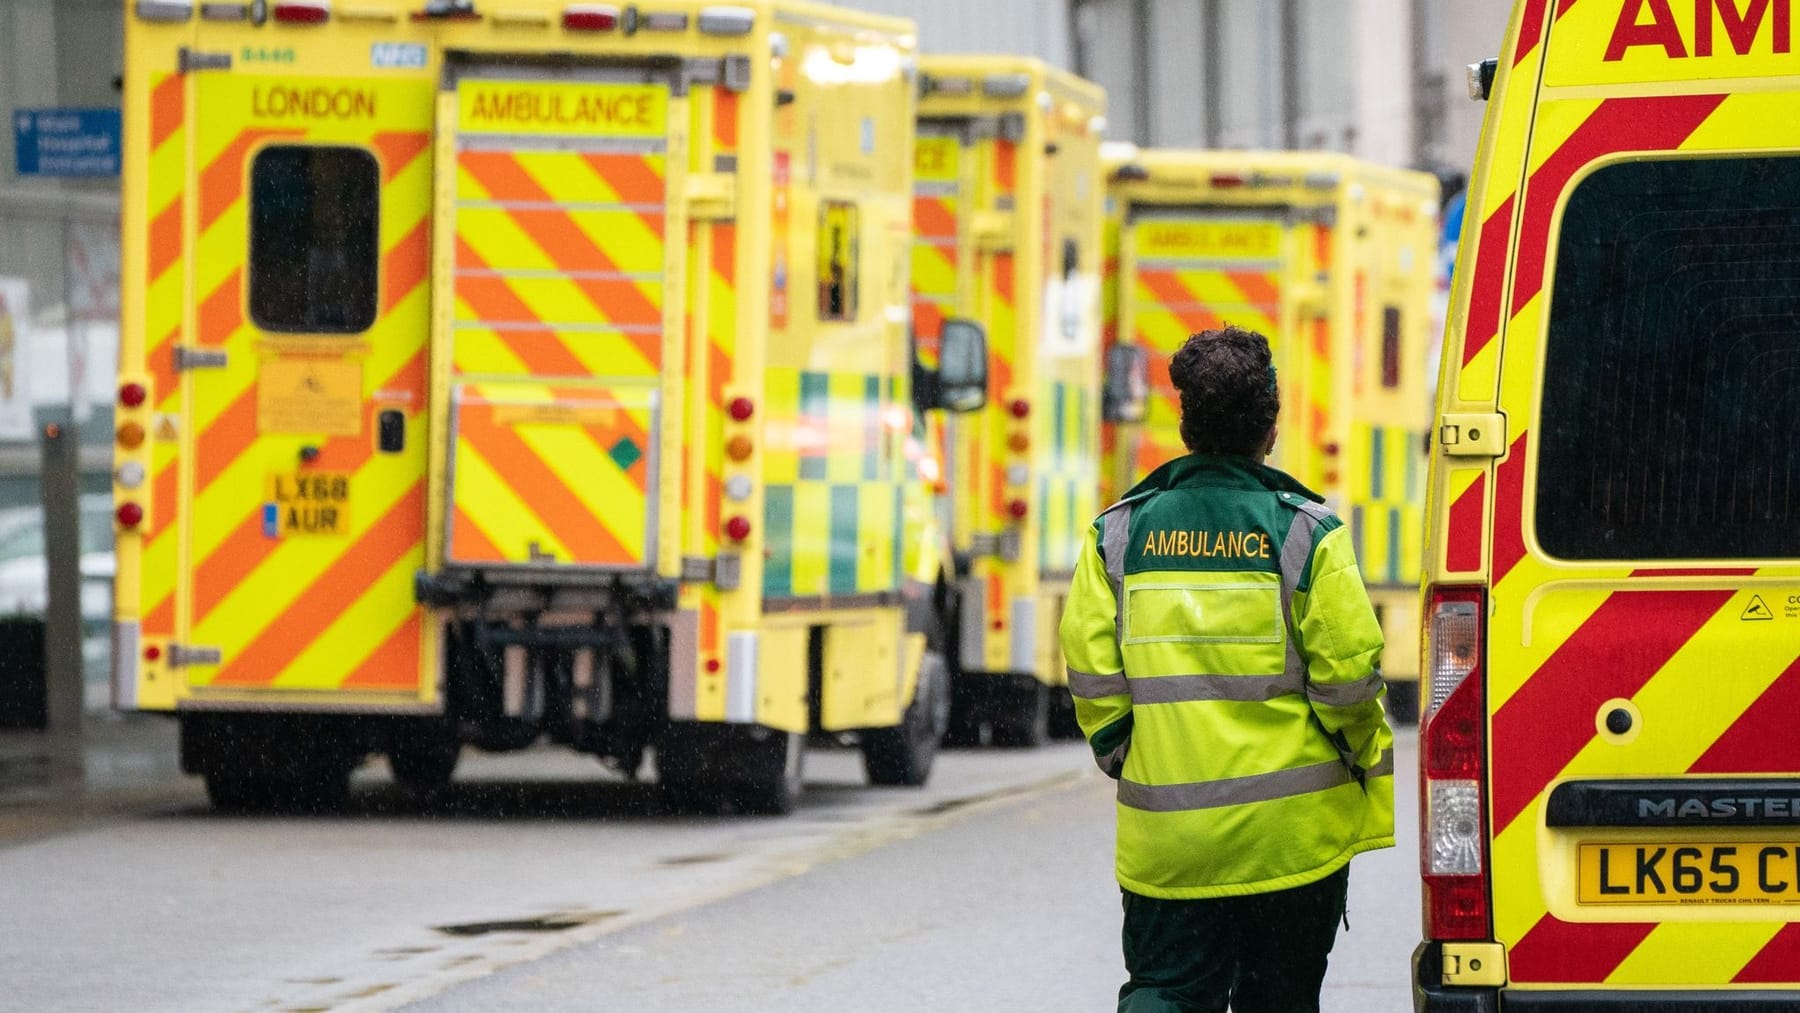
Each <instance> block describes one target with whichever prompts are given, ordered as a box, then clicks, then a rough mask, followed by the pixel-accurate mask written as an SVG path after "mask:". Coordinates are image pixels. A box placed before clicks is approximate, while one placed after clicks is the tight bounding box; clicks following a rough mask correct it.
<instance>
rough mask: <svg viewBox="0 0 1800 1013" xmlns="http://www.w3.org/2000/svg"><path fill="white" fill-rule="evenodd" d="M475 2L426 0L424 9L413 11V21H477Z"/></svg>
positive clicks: (479, 16) (466, 0)
mask: <svg viewBox="0 0 1800 1013" xmlns="http://www.w3.org/2000/svg"><path fill="white" fill-rule="evenodd" d="M480 18H481V15H480V13H478V12H477V11H476V10H475V0H426V3H425V9H424V10H421V11H414V12H413V16H412V19H413V20H414V21H477V20H480Z"/></svg>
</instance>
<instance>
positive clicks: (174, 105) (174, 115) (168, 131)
mask: <svg viewBox="0 0 1800 1013" xmlns="http://www.w3.org/2000/svg"><path fill="white" fill-rule="evenodd" d="M185 82H186V79H185V78H183V77H182V76H181V75H180V74H165V75H162V79H161V80H160V81H158V82H156V85H155V86H154V87H152V88H151V90H150V150H151V151H155V150H156V149H158V148H160V147H162V146H163V142H164V141H167V140H168V139H169V138H170V137H171V136H172V135H173V134H174V133H175V131H177V130H179V129H180V128H181V120H182V116H183V114H184V112H185V109H184V108H183V107H184V106H185V105H186V101H185V100H186V94H185V91H184V89H183V85H184V84H185Z"/></svg>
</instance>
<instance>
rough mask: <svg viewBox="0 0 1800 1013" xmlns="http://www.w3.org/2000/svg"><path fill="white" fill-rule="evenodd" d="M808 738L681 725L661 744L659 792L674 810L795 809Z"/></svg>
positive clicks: (770, 812)
mask: <svg viewBox="0 0 1800 1013" xmlns="http://www.w3.org/2000/svg"><path fill="white" fill-rule="evenodd" d="M805 754H806V740H805V737H804V736H801V735H796V734H793V733H790V732H781V731H775V730H774V729H769V728H750V727H744V726H731V725H680V726H676V727H673V728H670V729H669V730H668V732H666V733H665V734H664V735H663V737H662V741H660V742H658V743H657V747H656V768H657V790H658V794H660V795H661V797H662V800H663V805H664V807H665V808H666V809H668V810H670V811H671V812H678V813H718V812H723V811H735V812H742V813H756V814H762V815H780V814H783V813H788V812H792V811H793V809H794V806H796V805H797V804H799V801H800V792H801V787H802V781H801V775H802V771H803V767H804V759H805Z"/></svg>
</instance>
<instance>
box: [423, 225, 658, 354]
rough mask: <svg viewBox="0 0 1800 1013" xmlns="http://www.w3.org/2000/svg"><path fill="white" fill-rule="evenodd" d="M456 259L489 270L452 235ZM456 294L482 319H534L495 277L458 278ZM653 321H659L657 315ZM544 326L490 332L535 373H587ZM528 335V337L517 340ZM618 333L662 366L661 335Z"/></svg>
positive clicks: (519, 320) (528, 309)
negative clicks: (656, 318) (498, 336)
mask: <svg viewBox="0 0 1800 1013" xmlns="http://www.w3.org/2000/svg"><path fill="white" fill-rule="evenodd" d="M456 262H457V264H458V265H459V266H465V267H467V268H469V269H472V270H478V271H479V270H489V269H490V268H488V266H487V261H485V260H483V259H482V258H481V254H479V253H477V252H476V251H475V249H474V247H471V246H470V245H469V244H468V242H467V241H465V240H464V239H463V238H462V237H461V236H458V237H457V238H456ZM456 294H457V296H458V297H459V298H461V299H463V300H464V301H466V302H467V303H468V304H469V305H470V306H471V307H472V308H473V309H474V310H475V312H477V313H479V314H481V316H482V318H483V319H484V320H495V321H507V322H518V323H529V322H531V321H535V320H537V319H538V315H537V312H536V311H535V310H533V309H532V308H531V307H530V305H528V304H527V303H526V302H525V300H523V299H521V298H519V295H518V293H517V292H514V291H513V290H512V287H511V286H509V285H507V284H506V283H505V281H504V279H501V278H499V277H493V276H490V277H480V276H464V277H460V278H458V279H457V281H456ZM656 322H657V323H658V324H660V323H661V322H662V321H661V318H660V317H659V318H658V320H657V321H656ZM544 326H545V330H544V331H542V332H538V331H528V330H519V329H504V330H502V329H498V328H496V329H494V332H495V333H496V334H499V335H501V338H502V340H503V341H506V345H507V347H508V348H509V349H511V350H512V352H513V354H515V355H517V356H519V358H520V359H522V360H524V361H525V363H526V366H527V368H529V369H530V370H531V371H532V372H533V373H536V374H538V375H539V376H586V375H588V367H587V366H586V365H585V364H583V363H582V362H581V361H580V360H579V359H578V358H576V357H575V356H574V354H573V353H571V352H569V350H568V347H567V346H566V345H564V344H563V343H562V338H561V337H560V336H559V335H557V334H556V333H555V328H554V325H550V324H546V325H544ZM528 335H529V336H530V337H531V338H532V340H530V341H525V340H520V339H524V338H525V337H526V336H528ZM618 336H619V337H621V338H624V339H625V340H626V341H627V342H629V343H630V344H631V346H632V347H633V348H635V349H637V351H638V353H639V354H641V355H642V356H643V357H644V361H646V362H648V363H649V364H650V365H651V366H652V367H658V366H661V365H662V335H661V334H647V333H628V332H620V333H619V335H618ZM558 353H561V354H560V355H559V354H558Z"/></svg>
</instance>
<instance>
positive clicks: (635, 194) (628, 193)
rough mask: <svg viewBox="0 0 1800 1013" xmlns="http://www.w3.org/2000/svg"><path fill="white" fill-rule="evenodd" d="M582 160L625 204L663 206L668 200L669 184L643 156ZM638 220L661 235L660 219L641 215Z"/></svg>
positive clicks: (647, 213)
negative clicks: (640, 219) (641, 220)
mask: <svg viewBox="0 0 1800 1013" xmlns="http://www.w3.org/2000/svg"><path fill="white" fill-rule="evenodd" d="M581 160H582V161H583V162H586V163H587V167H588V168H589V169H590V170H592V171H593V173H594V175H596V176H598V177H600V179H601V180H602V181H603V182H605V183H606V185H607V186H608V187H609V188H611V189H612V192H613V193H615V194H618V196H619V200H620V201H622V202H624V203H626V204H662V203H663V201H664V200H665V199H666V198H667V195H668V181H667V180H665V179H664V178H663V175H662V173H660V172H657V171H656V169H655V167H654V166H652V165H651V164H650V162H649V160H648V159H646V158H644V157H643V156H642V155H604V154H596V153H592V152H590V153H588V154H585V155H582V156H581ZM638 216H639V217H640V218H642V219H643V220H644V223H645V224H646V225H649V226H650V230H651V231H652V232H654V233H656V234H657V235H659V236H660V235H662V234H663V217H662V215H660V214H657V213H655V212H651V211H640V212H638Z"/></svg>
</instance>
